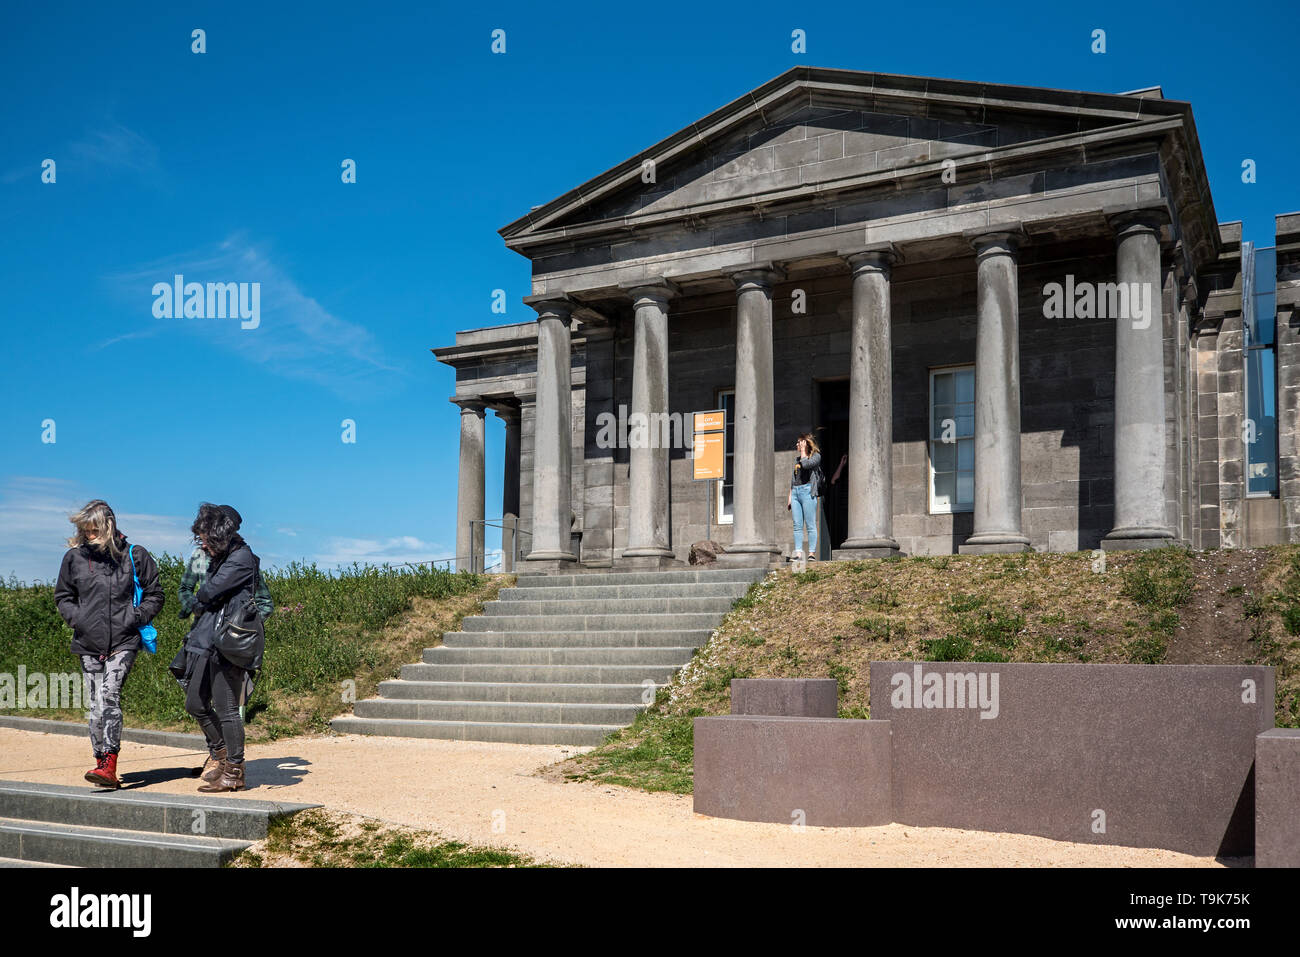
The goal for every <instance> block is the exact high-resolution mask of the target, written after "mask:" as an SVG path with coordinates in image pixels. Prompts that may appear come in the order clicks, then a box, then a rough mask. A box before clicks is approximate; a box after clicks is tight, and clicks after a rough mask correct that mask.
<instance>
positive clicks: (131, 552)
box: [126, 545, 140, 585]
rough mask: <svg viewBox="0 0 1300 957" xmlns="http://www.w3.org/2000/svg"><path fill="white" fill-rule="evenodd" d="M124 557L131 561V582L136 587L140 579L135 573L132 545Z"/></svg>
mask: <svg viewBox="0 0 1300 957" xmlns="http://www.w3.org/2000/svg"><path fill="white" fill-rule="evenodd" d="M126 557H127V558H129V559H131V581H133V582H135V583H136V585H139V584H140V579H139V577H138V576H137V575H136V573H135V546H134V545H132V546H131V547H130V548H129V549H127V552H126Z"/></svg>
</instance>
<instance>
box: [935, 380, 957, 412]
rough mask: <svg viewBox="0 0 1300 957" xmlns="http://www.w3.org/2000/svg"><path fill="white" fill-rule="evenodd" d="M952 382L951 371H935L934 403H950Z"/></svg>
mask: <svg viewBox="0 0 1300 957" xmlns="http://www.w3.org/2000/svg"><path fill="white" fill-rule="evenodd" d="M952 400H953V384H952V373H951V372H936V373H935V376H934V404H935V405H951V404H952Z"/></svg>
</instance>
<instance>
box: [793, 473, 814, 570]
mask: <svg viewBox="0 0 1300 957" xmlns="http://www.w3.org/2000/svg"><path fill="white" fill-rule="evenodd" d="M790 514H791V515H792V516H793V517H794V550H795V551H796V552H799V551H803V530H804V526H805V525H806V526H808V551H806V552H804V554H805V555H816V554H817V499H815V498H813V497H812V486H811V484H804V485H796V486H795V487H794V489H793V490H792V491H791V494H790Z"/></svg>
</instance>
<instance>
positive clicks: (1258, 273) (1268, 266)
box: [1255, 246, 1277, 294]
mask: <svg viewBox="0 0 1300 957" xmlns="http://www.w3.org/2000/svg"><path fill="white" fill-rule="evenodd" d="M1276 291H1277V247H1276V246H1269V247H1267V248H1265V249H1256V250H1255V292H1256V293H1257V294H1258V293H1270V292H1276Z"/></svg>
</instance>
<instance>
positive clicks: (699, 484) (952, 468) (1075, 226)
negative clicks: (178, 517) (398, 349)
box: [434, 67, 1300, 570]
mask: <svg viewBox="0 0 1300 957" xmlns="http://www.w3.org/2000/svg"><path fill="white" fill-rule="evenodd" d="M1276 229H1277V235H1276V245H1275V247H1274V248H1273V249H1271V250H1268V249H1266V250H1257V249H1255V248H1254V247H1252V246H1250V245H1249V244H1243V242H1242V236H1241V228H1240V224H1239V223H1219V222H1218V221H1217V219H1216V217H1215V212H1214V203H1213V199H1212V197H1211V195H1210V189H1209V183H1208V180H1207V177H1206V172H1205V166H1204V161H1203V159H1202V155H1201V148H1200V144H1199V141H1198V139H1197V134H1196V126H1195V123H1194V121H1193V117H1192V109H1191V105H1190V104H1188V103H1184V102H1179V101H1175V100H1168V99H1165V98H1164V97H1163V95H1162V93H1161V91H1160V90H1159V88H1153V89H1147V90H1138V91H1134V92H1131V93H1124V94H1104V93H1078V92H1068V91H1062V90H1052V89H1039V88H1031V87H1016V86H1003V85H996V84H985V83H972V82H962V81H954V80H937V79H926V78H919V77H906V76H892V75H885V74H877V73H862V72H856V71H846V70H826V69H814V68H806V67H799V68H796V69H793V70H790V71H789V72H787V73H785V74H782V75H781V76H779V77H777V78H776V79H774V80H772V81H770V82H768V83H765V84H764V85H762V86H760V87H758V88H757V89H755V90H753V91H752V92H750V93H747V94H746V95H745V96H743V97H741V98H739V99H737V100H735V101H734V102H732V103H729V104H728V105H726V106H724V107H722V108H721V109H719V110H717V111H716V112H714V113H711V114H710V115H708V116H706V117H704V118H703V119H700V120H698V121H696V122H694V123H691V124H690V125H688V126H686V127H685V128H684V129H682V130H681V131H680V132H679V133H676V134H674V135H673V136H670V137H668V138H667V139H665V140H663V141H662V142H659V143H656V144H655V145H653V146H650V147H649V148H648V149H646V150H645V151H644V152H642V153H640V154H638V155H637V156H634V157H632V158H631V159H629V160H627V161H626V162H624V163H621V164H620V165H618V166H616V167H614V168H613V169H611V170H608V171H607V172H605V173H602V174H601V175H599V176H597V177H595V178H594V179H592V180H590V181H588V182H586V183H583V184H582V185H580V186H577V187H576V188H574V189H573V190H571V191H569V192H568V193H565V194H564V195H563V196H560V197H558V198H556V199H554V200H552V201H551V202H549V203H547V204H545V205H543V206H540V207H537V208H535V209H533V210H531V211H530V212H528V213H527V214H526V215H524V216H523V217H521V218H520V219H518V220H516V221H515V222H513V223H511V224H509V225H508V226H506V227H505V228H503V229H502V230H501V235H502V237H503V238H504V240H505V242H506V245H507V246H508V247H509V248H511V249H513V250H515V251H516V252H518V253H520V254H521V255H524V256H526V257H527V258H528V259H529V260H530V261H531V262H532V277H533V278H532V283H533V294H532V295H531V296H529V297H527V299H526V300H525V301H526V303H527V304H528V305H529V306H530V307H532V309H534V310H535V311H536V319H535V320H531V321H528V322H524V323H516V324H509V325H502V326H495V327H489V328H482V329H475V330H470V331H467V332H460V333H457V335H456V343H455V345H454V346H449V347H446V348H440V349H435V350H434V353H435V355H436V356H437V358H438V359H439V360H440V361H442V362H445V363H448V364H449V365H452V366H454V367H455V369H456V394H455V396H454V397H453V398H452V401H453V402H454V403H456V404H457V405H458V406H459V407H460V410H461V412H460V414H461V459H460V476H459V497H458V505H457V528H458V532H457V538H458V543H457V544H458V547H457V552H458V555H460V556H462V557H463V558H465V560H466V561H468V558H467V556H468V555H469V554H471V552H472V553H473V554H474V555H476V556H482V554H483V539H482V535H483V532H482V527H483V526H482V525H481V524H479V523H481V521H482V520H483V519H484V517H485V503H484V456H483V447H484V427H485V413H486V411H487V410H489V409H490V410H492V411H493V412H494V413H495V415H496V416H498V417H500V418H502V419H503V420H504V423H505V429H506V442H505V462H504V474H505V493H504V501H503V502H502V503H501V514H502V515H503V516H505V524H506V525H507V526H511V525H512V524H513V523H514V522H515V521H517V523H518V527H519V528H520V529H521V530H522V531H521V533H520V534H521V538H520V547H519V549H518V550H519V553H520V556H521V562H520V570H525V569H524V566H527V569H528V570H533V569H535V570H554V569H557V568H570V569H572V568H582V567H611V566H613V567H620V568H622V567H650V568H658V567H664V566H666V565H671V564H675V563H680V562H682V561H684V560H685V558H686V556H687V553H688V551H689V548H690V545H691V543H692V542H694V541H697V540H700V539H703V538H705V537H706V534H708V535H710V536H711V537H712V538H714V539H716V540H718V541H720V542H722V543H723V544H724V545H725V546H726V549H727V551H726V554H725V555H724V556H723V558H724V560H725V561H727V562H732V563H738V564H759V565H762V564H769V563H772V562H775V561H779V560H781V557H782V556H783V555H788V554H789V553H790V552H792V551H793V544H792V538H791V528H790V518H789V512H788V511H787V510H786V507H785V506H784V505H782V504H781V500H782V499H784V498H786V495H787V490H788V488H789V472H790V469H791V467H792V464H793V461H794V443H795V439H796V436H797V435H798V434H799V433H802V432H805V431H811V432H813V433H814V434H815V435H816V436H817V437H818V441H819V444H820V445H821V447H822V453H823V461H824V470H825V473H826V475H827V477H828V478H830V477H832V476H833V475H834V473H835V472H836V471H837V466H838V465H839V463H840V462H841V461H842V460H844V456H847V460H846V464H845V466H844V468H843V469H841V470H839V471H840V474H839V477H838V480H837V481H836V482H835V483H834V484H832V485H831V486H830V487H829V489H828V495H827V497H826V498H825V500H824V502H825V509H824V510H825V520H824V523H823V538H829V542H828V544H829V546H830V547H831V548H833V549H834V555H835V557H877V556H888V555H891V554H897V553H900V552H901V553H903V554H944V553H955V552H962V553H980V552H1009V551H1022V550H1028V549H1034V550H1051V551H1076V550H1082V549H1095V548H1098V547H1100V548H1135V547H1151V546H1158V545H1164V544H1169V543H1175V542H1182V543H1186V544H1188V545H1191V546H1192V547H1195V548H1216V547H1239V546H1251V545H1257V544H1263V543H1268V542H1283V541H1290V542H1300V425H1298V423H1297V415H1298V412H1297V410H1298V405H1300V308H1298V307H1297V303H1298V302H1300V214H1290V215H1284V216H1279V217H1278V218H1277V226H1276ZM1243 259H1244V260H1245V268H1243ZM714 409H725V410H726V423H727V428H726V453H727V464H726V478H725V479H724V480H721V481H694V480H693V478H692V465H693V462H692V453H691V451H690V449H689V448H685V447H683V446H684V445H685V444H688V443H689V440H690V436H689V429H690V425H689V422H690V413H691V412H694V411H700V410H714ZM636 413H641V414H646V415H648V414H650V413H668V414H669V415H672V414H681V415H682V416H683V417H684V419H685V421H686V429H687V432H688V434H687V435H686V436H685V441H684V442H679V441H678V440H677V439H678V437H677V436H676V435H672V436H670V438H671V441H669V442H667V443H664V442H661V441H657V440H658V439H659V438H661V436H660V433H659V431H658V430H657V429H653V430H652V432H653V434H654V436H655V439H656V440H655V441H652V442H650V443H642V442H638V441H636V440H635V430H634V432H633V436H632V438H633V442H632V444H633V445H636V446H638V447H627V445H628V443H626V442H622V441H619V442H615V443H611V442H609V441H608V438H609V432H610V430H609V429H607V428H606V429H603V431H602V426H603V425H604V424H607V423H608V422H609V421H610V420H611V418H612V419H613V420H614V421H619V420H620V415H622V420H623V421H627V420H629V417H630V416H634V415H635V414H636ZM631 421H633V422H635V421H636V419H635V418H633V419H631ZM615 431H616V432H617V430H615ZM611 444H612V447H611ZM642 445H648V447H639V446H642ZM493 513H494V514H493V515H492V516H491V517H492V519H495V518H496V515H495V508H494V509H493ZM471 528H473V529H474V533H473V536H471V533H470V529H471ZM524 531H526V532H527V533H528V534H523V532H524ZM512 535H513V533H512V532H510V531H509V530H507V532H506V533H505V534H504V536H503V547H504V549H505V551H506V552H507V555H506V567H507V568H509V567H511V564H512V563H511V553H512V552H513V551H514V546H513V538H512ZM475 562H476V564H481V558H476V560H475Z"/></svg>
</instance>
